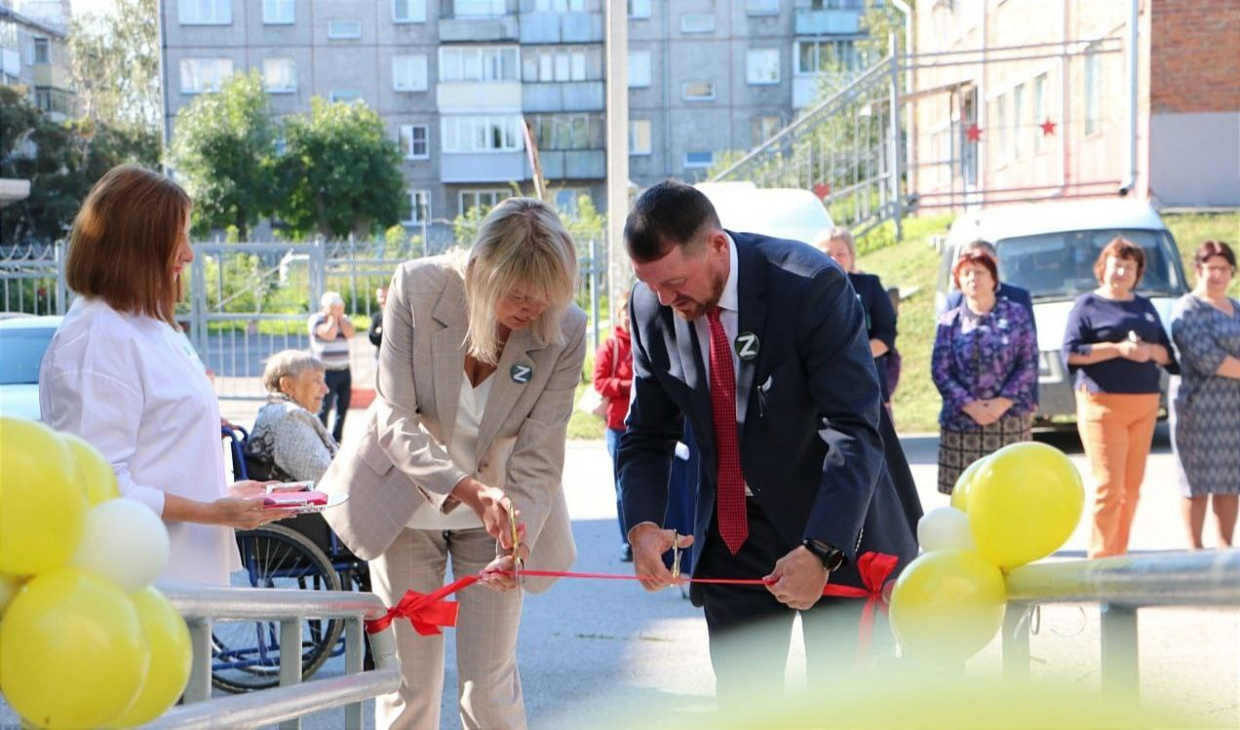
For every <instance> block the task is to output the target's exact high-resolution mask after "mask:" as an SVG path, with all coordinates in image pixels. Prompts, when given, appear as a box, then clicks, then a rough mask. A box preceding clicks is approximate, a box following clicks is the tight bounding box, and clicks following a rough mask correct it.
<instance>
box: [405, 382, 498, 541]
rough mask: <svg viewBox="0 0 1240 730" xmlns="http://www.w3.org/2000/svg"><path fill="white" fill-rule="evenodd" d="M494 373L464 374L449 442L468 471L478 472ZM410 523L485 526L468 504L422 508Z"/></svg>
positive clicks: (454, 460)
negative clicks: (474, 378) (476, 379)
mask: <svg viewBox="0 0 1240 730" xmlns="http://www.w3.org/2000/svg"><path fill="white" fill-rule="evenodd" d="M494 375H495V374H494V373H492V374H491V375H488V376H487V379H486V380H484V381H482V382H481V383H478V387H477V388H475V387H474V386H472V385H470V384H469V378H467V377H462V378H461V395H460V401H459V402H458V403H457V406H456V427H455V428H454V429H452V442H451V443H449V444H448V456H451V457H452V463H453V464H455V465H456V467H457V468H458V469H460V470H461V471H463V472H465V473H466V474H476V473H477V472H478V429H479V428H480V427H481V426H482V415H483V414H484V413H486V410H487V398H488V396H490V394H491V383H492V382H494V381H495V377H494ZM408 526H409V527H412V528H414V529H415V530H468V529H471V528H474V527H482V518H480V517H478V513H476V512H474V511H473V510H472V509H470V508H468V507H466V506H465V505H460V506H458V507H457V508H456V509H454V510H452V511H451V512H449V513H447V514H444V513H442V512H440V511H439V510H434V509H420V510H418V511H416V512H414V513H413V517H410V518H409V523H408Z"/></svg>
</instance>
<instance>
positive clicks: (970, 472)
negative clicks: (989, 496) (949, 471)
mask: <svg viewBox="0 0 1240 730" xmlns="http://www.w3.org/2000/svg"><path fill="white" fill-rule="evenodd" d="M988 458H990V457H988V456H983V457H982V458H980V459H978V460H977V461H975V462H973V463H972V464H969V466H968V467H967V468H966V469H965V470H964V471H962V472H960V476H959V477H957V478H956V486H954V487H952V506H953V507H955V508H956V509H958V510H960V511H961V512H968V511H969V489H970V488H971V487H972V486H973V479H974V478H975V477H976V476H977V473H978V472H979V471H981V469H982V466H983V465H984V464H985V463H986V459H988Z"/></svg>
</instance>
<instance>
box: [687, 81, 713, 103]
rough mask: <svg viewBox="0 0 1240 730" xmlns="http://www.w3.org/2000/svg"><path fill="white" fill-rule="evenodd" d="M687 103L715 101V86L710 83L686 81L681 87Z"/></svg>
mask: <svg viewBox="0 0 1240 730" xmlns="http://www.w3.org/2000/svg"><path fill="white" fill-rule="evenodd" d="M680 95H681V97H682V98H683V99H684V100H685V101H714V99H715V85H714V84H713V83H711V82H709V81H686V82H685V83H683V84H681V86H680Z"/></svg>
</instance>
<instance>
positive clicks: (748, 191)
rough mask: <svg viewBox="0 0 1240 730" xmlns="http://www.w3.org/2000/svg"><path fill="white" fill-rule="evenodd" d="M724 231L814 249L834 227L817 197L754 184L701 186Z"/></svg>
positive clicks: (700, 188) (801, 191)
mask: <svg viewBox="0 0 1240 730" xmlns="http://www.w3.org/2000/svg"><path fill="white" fill-rule="evenodd" d="M696 187H697V189H698V190H701V191H702V193H704V194H705V195H706V197H707V198H709V199H710V202H711V204H712V205H714V206H715V212H717V213H718V214H719V221H720V222H721V223H722V224H723V227H724V228H726V229H728V230H730V231H736V232H738V233H760V234H762V235H764V236H773V237H775V238H787V239H789V240H792V241H802V242H804V243H808V244H810V245H813V244H814V242H815V241H817V240H818V238H819V237H820V236H822V235H824V234H826V233H827V232H828V231H830V230H831V229H832V228H833V227H834V225H835V224H834V223H832V221H831V216H830V214H829V213H827V209H826V207H824V206H823V204H822V201H821V200H819V199H818V196H816V195H814V194H813V193H812V192H810V191H808V190H800V189H797V188H760V187H758V186H757V185H754V184H753V183H751V182H725V183H698V184H697V185H696Z"/></svg>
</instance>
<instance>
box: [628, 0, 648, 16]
mask: <svg viewBox="0 0 1240 730" xmlns="http://www.w3.org/2000/svg"><path fill="white" fill-rule="evenodd" d="M629 17H630V18H649V17H650V0H629Z"/></svg>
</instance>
